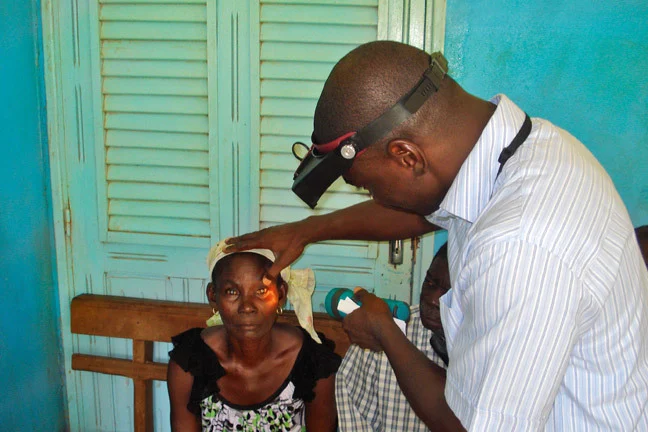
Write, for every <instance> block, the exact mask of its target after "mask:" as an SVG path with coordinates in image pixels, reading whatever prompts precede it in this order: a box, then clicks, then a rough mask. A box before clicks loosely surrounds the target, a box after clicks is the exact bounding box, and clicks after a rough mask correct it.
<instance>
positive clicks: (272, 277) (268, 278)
mask: <svg viewBox="0 0 648 432" xmlns="http://www.w3.org/2000/svg"><path fill="white" fill-rule="evenodd" d="M288 264H290V263H288ZM288 264H286V265H284V264H283V263H282V261H281V259H279V258H278V259H277V260H276V261H275V262H274V263H273V264H272V265H271V266H270V268H269V269H268V271H266V274H265V275H264V276H263V284H264V285H265V286H268V285H271V284H272V283H274V282H276V281H277V277H278V276H279V273H281V270H283V269H284V268H286V267H287V266H288Z"/></svg>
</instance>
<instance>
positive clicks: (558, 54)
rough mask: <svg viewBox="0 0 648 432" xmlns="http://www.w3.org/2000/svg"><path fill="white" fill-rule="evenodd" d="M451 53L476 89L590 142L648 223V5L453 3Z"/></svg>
mask: <svg viewBox="0 0 648 432" xmlns="http://www.w3.org/2000/svg"><path fill="white" fill-rule="evenodd" d="M445 54H446V56H447V57H448V61H449V63H450V68H451V74H452V76H453V77H454V78H455V79H456V80H457V81H458V82H459V83H460V84H462V85H463V87H464V88H465V89H466V90H467V91H469V92H471V93H473V94H475V95H477V96H480V97H482V98H490V97H491V96H493V95H495V94H496V93H505V94H507V95H508V96H509V97H510V98H511V99H512V100H513V101H514V102H516V103H517V104H518V105H519V106H520V107H521V108H522V109H524V110H525V111H527V112H528V114H529V115H531V116H536V117H543V118H546V119H548V120H550V121H552V122H553V123H554V124H556V125H558V126H560V127H562V128H564V129H566V130H568V131H569V132H571V133H572V134H573V135H574V136H576V137H577V138H578V139H580V140H581V141H582V142H583V143H584V144H585V145H586V146H587V147H588V148H589V149H590V150H591V151H592V153H594V155H595V156H596V157H597V158H598V160H599V161H600V162H601V163H602V164H603V166H604V167H605V168H606V170H607V171H608V173H609V174H610V176H611V177H612V180H613V181H614V183H615V185H616V187H617V189H618V191H619V193H620V194H621V197H622V198H623V200H624V202H625V204H626V206H627V207H628V211H629V212H630V216H631V217H632V221H633V223H634V225H635V226H639V225H644V224H648V2H646V1H645V0H619V1H591V0H545V1H540V2H530V1H522V0H447V17H446V41H445Z"/></svg>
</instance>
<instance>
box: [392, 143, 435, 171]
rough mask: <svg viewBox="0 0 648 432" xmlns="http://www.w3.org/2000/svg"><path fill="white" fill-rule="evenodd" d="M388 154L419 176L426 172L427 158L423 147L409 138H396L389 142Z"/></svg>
mask: <svg viewBox="0 0 648 432" xmlns="http://www.w3.org/2000/svg"><path fill="white" fill-rule="evenodd" d="M387 154H388V156H389V158H391V159H392V160H394V161H395V162H396V163H397V164H398V165H399V166H401V167H403V168H406V169H409V170H411V171H412V172H413V173H414V175H416V176H419V175H421V174H423V173H424V172H425V169H426V167H427V159H426V157H425V153H424V152H423V150H422V149H421V147H420V146H419V145H418V144H416V143H414V142H412V141H409V140H405V139H400V138H398V139H394V140H391V141H390V142H389V143H388V144H387Z"/></svg>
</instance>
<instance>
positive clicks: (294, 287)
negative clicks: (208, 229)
mask: <svg viewBox="0 0 648 432" xmlns="http://www.w3.org/2000/svg"><path fill="white" fill-rule="evenodd" d="M226 240H227V239H225V240H221V241H220V242H218V244H216V245H215V246H213V247H212V248H211V249H210V251H209V254H207V266H208V268H209V275H210V277H211V273H212V271H213V270H214V266H215V265H216V263H217V262H218V261H220V260H221V259H223V258H225V257H226V256H228V255H231V254H230V253H226V252H224V249H225V247H226V246H227V245H226V244H225V241H226ZM244 252H249V253H255V254H259V255H263V256H264V257H266V258H268V259H269V260H270V261H272V262H274V261H275V255H274V253H273V252H272V251H271V250H270V249H250V250H247V251H244ZM281 277H282V279H283V280H284V281H285V282H286V284H287V285H288V292H287V294H286V296H287V298H288V301H289V302H290V304H291V305H292V307H293V310H294V311H295V315H297V320H298V321H299V325H300V326H302V328H303V329H304V330H306V331H307V332H308V334H310V335H311V337H312V338H313V340H315V341H316V342H317V343H322V341H321V340H320V338H319V336H318V335H317V332H315V327H314V326H313V305H312V301H311V297H312V296H313V291H314V289H315V274H314V273H313V270H311V269H303V270H292V269H291V268H290V267H286V268H285V269H283V270H282V271H281Z"/></svg>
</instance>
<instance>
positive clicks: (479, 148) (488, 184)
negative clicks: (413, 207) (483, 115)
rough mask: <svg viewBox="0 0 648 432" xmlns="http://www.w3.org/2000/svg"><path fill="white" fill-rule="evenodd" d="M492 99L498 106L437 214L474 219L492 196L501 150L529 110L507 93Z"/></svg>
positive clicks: (437, 216) (472, 221)
mask: <svg viewBox="0 0 648 432" xmlns="http://www.w3.org/2000/svg"><path fill="white" fill-rule="evenodd" d="M490 102H491V103H493V104H495V105H497V108H496V109H495V112H494V113H493V115H492V116H491V118H490V120H489V121H488V123H487V124H486V127H485V128H484V130H483V131H482V134H481V136H480V137H479V139H478V140H477V143H476V144H475V146H474V147H473V149H472V151H471V152H470V154H469V155H468V157H467V158H466V160H465V161H464V163H463V164H462V165H461V168H460V169H459V173H458V174H457V177H455V179H454V181H453V182H452V185H451V186H450V189H448V193H447V194H446V196H445V197H444V198H443V201H441V204H440V206H439V210H437V211H436V212H435V213H434V214H433V217H436V218H441V219H445V218H447V217H449V216H456V217H459V218H461V219H464V220H466V221H468V222H470V223H474V222H475V221H476V220H477V217H479V214H480V213H481V212H482V210H483V209H484V207H486V204H487V203H488V201H489V200H490V198H491V195H492V193H493V185H494V183H495V179H496V178H497V171H498V170H499V162H498V161H497V159H498V158H499V154H500V152H501V151H502V149H504V147H506V146H507V145H509V144H510V143H511V141H513V138H515V135H517V133H518V131H519V130H520V127H522V123H524V118H525V116H526V114H525V113H524V111H522V110H521V109H520V108H518V107H517V105H515V104H514V103H513V102H511V100H510V99H509V98H507V97H506V96H505V95H503V94H499V95H497V96H495V97H494V98H492V99H491V100H490Z"/></svg>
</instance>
